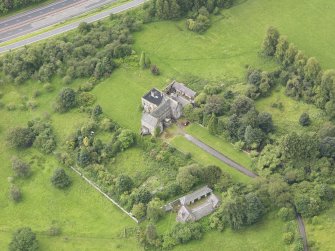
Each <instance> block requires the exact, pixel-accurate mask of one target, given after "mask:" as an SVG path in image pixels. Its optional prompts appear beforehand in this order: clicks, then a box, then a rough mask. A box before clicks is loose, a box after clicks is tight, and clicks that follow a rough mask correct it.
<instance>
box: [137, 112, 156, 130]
mask: <svg viewBox="0 0 335 251" xmlns="http://www.w3.org/2000/svg"><path fill="white" fill-rule="evenodd" d="M141 122H142V125H143V124H144V125H145V124H148V125H151V126H152V127H156V126H157V124H158V122H159V121H158V119H157V118H155V117H154V116H152V115H151V114H149V113H143V114H142V119H141Z"/></svg>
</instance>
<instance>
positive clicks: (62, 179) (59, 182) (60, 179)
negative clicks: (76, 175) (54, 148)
mask: <svg viewBox="0 0 335 251" xmlns="http://www.w3.org/2000/svg"><path fill="white" fill-rule="evenodd" d="M51 183H52V184H53V185H54V186H55V187H56V188H59V189H64V188H67V187H69V186H70V185H71V183H72V182H71V179H70V177H69V176H68V175H67V174H66V172H65V171H64V169H61V168H58V169H56V170H55V171H54V174H53V175H52V177H51Z"/></svg>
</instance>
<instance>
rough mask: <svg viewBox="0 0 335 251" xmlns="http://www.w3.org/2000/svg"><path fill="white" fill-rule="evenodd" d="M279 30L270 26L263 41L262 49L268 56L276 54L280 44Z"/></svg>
mask: <svg viewBox="0 0 335 251" xmlns="http://www.w3.org/2000/svg"><path fill="white" fill-rule="evenodd" d="M278 39H279V32H278V30H277V29H276V28H274V27H269V28H268V30H267V32H266V36H265V38H264V40H263V43H262V51H263V53H264V55H266V56H270V57H272V56H274V55H275V52H276V47H277V44H278Z"/></svg>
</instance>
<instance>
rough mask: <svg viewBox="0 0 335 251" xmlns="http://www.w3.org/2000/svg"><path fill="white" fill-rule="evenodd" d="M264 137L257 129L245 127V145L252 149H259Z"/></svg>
mask: <svg viewBox="0 0 335 251" xmlns="http://www.w3.org/2000/svg"><path fill="white" fill-rule="evenodd" d="M264 138H265V135H264V133H263V132H262V130H260V129H259V128H252V127H251V126H250V125H249V126H247V128H246V129H245V133H244V140H245V143H246V144H247V145H248V146H249V147H250V148H252V149H257V148H258V147H260V145H261V143H262V141H263V140H264Z"/></svg>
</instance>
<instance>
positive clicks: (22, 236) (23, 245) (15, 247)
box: [8, 227, 39, 251]
mask: <svg viewBox="0 0 335 251" xmlns="http://www.w3.org/2000/svg"><path fill="white" fill-rule="evenodd" d="M38 247H39V245H38V241H37V239H36V234H35V233H34V232H33V231H32V230H31V228H29V227H24V228H20V229H18V230H16V231H15V233H14V235H13V238H12V241H11V242H10V244H9V247H8V250H9V251H36V250H38Z"/></svg>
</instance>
